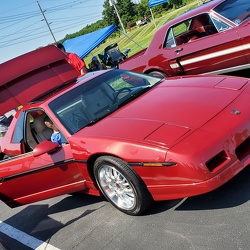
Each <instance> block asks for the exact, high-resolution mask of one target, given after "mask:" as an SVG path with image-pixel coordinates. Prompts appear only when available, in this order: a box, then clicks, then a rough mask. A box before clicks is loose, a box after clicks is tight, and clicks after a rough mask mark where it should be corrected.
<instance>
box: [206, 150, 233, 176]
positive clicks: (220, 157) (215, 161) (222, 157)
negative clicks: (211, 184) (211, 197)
mask: <svg viewBox="0 0 250 250" xmlns="http://www.w3.org/2000/svg"><path fill="white" fill-rule="evenodd" d="M226 160H228V156H227V154H226V152H225V151H224V150H223V151H221V152H220V153H219V154H217V155H215V156H214V157H213V158H212V159H210V160H209V161H208V162H207V163H206V166H207V168H208V170H209V171H210V172H214V171H215V170H217V169H216V168H217V167H219V166H221V164H222V163H223V162H225V161H226Z"/></svg>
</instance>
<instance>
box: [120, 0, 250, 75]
mask: <svg viewBox="0 0 250 250" xmlns="http://www.w3.org/2000/svg"><path fill="white" fill-rule="evenodd" d="M119 68H120V69H127V70H133V71H137V72H142V73H147V74H151V75H158V76H161V77H162V76H163V77H166V76H176V75H192V74H208V73H209V74H211V73H216V74H235V71H240V70H244V69H249V68H250V1H249V0H213V1H210V2H207V3H205V4H203V5H202V6H200V7H197V8H195V9H193V10H191V11H188V12H186V13H184V14H183V15H180V16H178V17H177V18H175V19H173V20H172V21H170V22H168V23H166V24H165V25H164V26H162V27H161V28H160V29H159V30H158V31H157V32H156V33H155V35H154V37H153V38H152V41H151V43H150V44H149V47H148V48H147V49H145V50H142V51H140V52H139V53H137V54H135V55H134V56H132V57H130V58H128V59H126V60H125V61H124V62H121V63H120V64H119Z"/></svg>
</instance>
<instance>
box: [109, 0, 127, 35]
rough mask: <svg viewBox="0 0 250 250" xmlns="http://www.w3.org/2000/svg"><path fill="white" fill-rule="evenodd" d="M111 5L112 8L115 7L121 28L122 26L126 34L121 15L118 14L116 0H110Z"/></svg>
mask: <svg viewBox="0 0 250 250" xmlns="http://www.w3.org/2000/svg"><path fill="white" fill-rule="evenodd" d="M109 4H110V6H114V8H115V12H116V15H117V17H118V19H119V21H120V24H121V26H122V30H123V32H124V33H126V30H125V29H124V26H123V23H122V19H121V17H120V15H119V12H118V10H117V8H116V6H115V0H109Z"/></svg>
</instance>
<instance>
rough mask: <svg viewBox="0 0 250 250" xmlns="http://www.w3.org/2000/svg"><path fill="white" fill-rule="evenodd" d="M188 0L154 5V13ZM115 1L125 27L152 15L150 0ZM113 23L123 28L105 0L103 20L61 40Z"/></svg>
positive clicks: (177, 6)
mask: <svg viewBox="0 0 250 250" xmlns="http://www.w3.org/2000/svg"><path fill="white" fill-rule="evenodd" d="M187 1H191V0H169V1H168V2H166V3H163V4H160V5H158V6H154V7H152V11H153V13H161V12H162V11H167V10H168V9H175V8H179V7H181V6H183V5H184V4H185V3H186V2H187ZM115 3H116V4H115V5H116V8H117V10H118V12H119V15H120V17H121V20H122V23H123V25H124V27H133V26H135V25H136V21H138V20H142V19H143V18H144V17H145V16H147V17H150V15H151V12H150V9H149V7H148V0H140V2H139V3H134V2H133V1H132V0H116V1H115ZM111 24H115V25H116V26H117V27H119V28H121V27H120V22H119V19H118V17H117V14H116V11H115V8H114V6H111V5H110V2H109V0H105V2H104V4H103V12H102V20H98V21H96V22H95V23H92V24H90V25H87V26H86V27H83V28H82V29H81V30H80V31H78V32H76V33H73V34H68V35H66V36H65V38H64V39H63V40H62V41H61V42H63V41H65V40H68V39H71V38H74V37H77V36H81V35H85V34H88V33H90V32H93V31H96V30H99V29H102V28H105V27H107V26H109V25H111Z"/></svg>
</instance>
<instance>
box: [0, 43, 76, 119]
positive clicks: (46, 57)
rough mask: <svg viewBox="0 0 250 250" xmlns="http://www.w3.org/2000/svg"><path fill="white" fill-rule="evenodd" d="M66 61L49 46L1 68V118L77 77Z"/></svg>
mask: <svg viewBox="0 0 250 250" xmlns="http://www.w3.org/2000/svg"><path fill="white" fill-rule="evenodd" d="M34 58H35V60H34ZM66 58H67V57H66V55H65V54H64V53H63V52H62V51H60V50H59V49H58V48H57V47H56V46H54V45H50V46H47V47H44V48H41V49H37V50H34V51H32V52H29V53H27V54H24V55H21V56H19V57H17V58H14V59H12V60H10V61H7V62H5V63H2V64H0V72H2V74H1V79H0V114H4V113H6V112H7V111H10V110H11V109H14V108H17V107H18V106H20V105H25V104H26V103H28V102H30V101H34V100H35V99H37V98H39V97H41V96H42V95H44V94H46V93H48V92H51V91H52V90H53V89H55V88H57V87H58V86H60V85H62V84H66V83H68V82H71V81H72V80H75V79H76V78H77V76H78V75H79V73H78V72H77V71H76V70H75V69H74V68H73V67H72V66H71V65H70V64H69V63H68V62H67V61H66Z"/></svg>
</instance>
